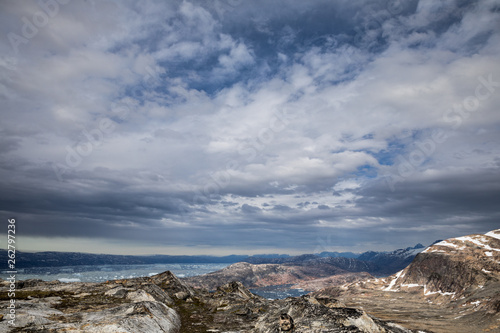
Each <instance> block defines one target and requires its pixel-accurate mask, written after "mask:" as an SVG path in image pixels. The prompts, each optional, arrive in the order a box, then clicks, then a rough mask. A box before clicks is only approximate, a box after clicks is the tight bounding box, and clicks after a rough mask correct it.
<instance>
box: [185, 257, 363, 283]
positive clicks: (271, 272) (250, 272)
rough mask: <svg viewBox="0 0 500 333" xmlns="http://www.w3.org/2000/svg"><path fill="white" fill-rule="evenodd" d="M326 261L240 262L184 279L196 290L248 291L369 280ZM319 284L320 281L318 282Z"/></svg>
mask: <svg viewBox="0 0 500 333" xmlns="http://www.w3.org/2000/svg"><path fill="white" fill-rule="evenodd" d="M327 259H328V258H326V259H324V260H323V259H322V260H321V261H317V260H314V261H312V262H311V263H310V264H303V265H288V264H258V265H254V264H249V263H247V262H239V263H236V264H232V265H230V266H228V267H226V268H224V269H221V270H219V271H216V272H212V273H208V274H205V275H200V276H193V277H189V278H185V279H183V280H184V281H185V282H186V283H187V284H189V285H190V286H192V287H195V288H206V289H209V290H213V289H215V288H216V287H217V286H219V285H220V284H221V283H228V282H230V281H234V280H236V281H240V282H241V283H243V285H244V286H246V287H248V288H258V287H267V286H276V285H286V284H297V288H301V287H300V286H299V285H298V284H300V283H303V282H306V281H312V280H316V279H318V278H326V277H331V276H333V275H339V276H340V275H343V276H349V277H350V278H349V279H353V278H354V277H355V276H360V277H365V278H366V277H367V275H369V274H368V273H365V272H359V273H352V272H347V271H345V270H343V269H341V268H339V267H337V266H335V265H333V264H331V263H329V261H328V260H327ZM317 282H318V283H319V281H317Z"/></svg>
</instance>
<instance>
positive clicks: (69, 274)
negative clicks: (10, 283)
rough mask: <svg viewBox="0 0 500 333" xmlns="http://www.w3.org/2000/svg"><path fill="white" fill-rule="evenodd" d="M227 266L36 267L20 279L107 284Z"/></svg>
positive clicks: (22, 273)
mask: <svg viewBox="0 0 500 333" xmlns="http://www.w3.org/2000/svg"><path fill="white" fill-rule="evenodd" d="M226 266H228V264H220V263H218V264H207V263H202V264H191V263H189V264H152V265H92V266H83V265H81V266H63V267H35V268H24V269H18V270H17V275H16V279H17V280H27V279H41V280H44V281H53V280H59V281H61V282H104V281H108V280H117V279H131V278H136V277H142V276H152V275H155V274H158V273H161V272H164V271H171V272H172V273H174V274H175V275H176V276H177V277H180V278H182V277H189V276H195V275H202V274H206V273H210V272H214V271H217V270H219V269H222V268H224V267H226ZM2 273H6V272H2ZM2 275H4V274H2Z"/></svg>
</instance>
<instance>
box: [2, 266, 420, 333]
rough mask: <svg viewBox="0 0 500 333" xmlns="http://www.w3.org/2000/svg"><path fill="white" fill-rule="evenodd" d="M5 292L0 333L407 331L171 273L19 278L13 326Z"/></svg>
mask: <svg viewBox="0 0 500 333" xmlns="http://www.w3.org/2000/svg"><path fill="white" fill-rule="evenodd" d="M7 290H8V284H7V283H6V282H5V281H4V282H2V286H1V289H0V306H1V309H2V310H0V311H1V312H2V313H1V314H3V317H2V319H0V332H71V331H73V332H123V333H125V332H134V333H140V332H153V333H154V332H181V333H188V332H189V333H197V332H221V333H222V332H226V333H229V332H255V333H257V332H262V333H267V332H295V333H302V332H304V333H305V332H312V333H320V332H325V333H326V332H365V333H371V332H386V333H390V332H394V333H401V332H406V333H409V332H412V331H410V330H407V329H404V328H402V327H398V326H397V325H395V324H391V323H388V322H384V321H381V320H379V319H376V318H374V317H371V316H369V315H368V314H366V313H365V312H364V311H363V310H360V309H355V308H347V307H344V306H342V304H341V303H340V302H338V301H337V300H336V299H333V298H331V297H329V296H327V295H319V296H317V297H313V296H303V297H299V298H291V297H290V298H288V299H284V300H267V299H264V298H262V297H259V296H256V295H254V294H252V293H251V292H250V291H249V290H248V289H247V288H246V287H245V286H244V285H243V284H242V283H241V282H235V281H233V282H230V283H227V284H224V285H222V286H219V287H217V288H216V290H215V291H213V292H209V291H207V290H203V289H200V290H194V289H192V288H191V287H189V286H188V285H187V284H185V283H184V282H183V281H181V280H180V279H178V278H177V277H176V276H174V275H173V274H172V273H170V272H164V273H161V274H158V275H155V276H152V277H145V278H135V279H126V280H115V281H108V282H105V283H81V282H80V283H61V282H55V281H53V282H44V281H40V280H29V281H20V282H18V284H17V289H16V307H17V308H16V321H15V326H11V325H10V324H9V323H8V320H7V314H8V313H7V311H6V309H7V306H6V305H7V303H8V302H9V297H8V293H7ZM414 332H416V331H414Z"/></svg>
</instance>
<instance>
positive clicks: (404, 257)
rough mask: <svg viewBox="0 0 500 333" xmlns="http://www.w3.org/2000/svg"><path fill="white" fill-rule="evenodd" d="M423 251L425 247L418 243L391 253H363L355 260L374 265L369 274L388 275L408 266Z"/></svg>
mask: <svg viewBox="0 0 500 333" xmlns="http://www.w3.org/2000/svg"><path fill="white" fill-rule="evenodd" d="M424 249H425V247H424V246H423V245H422V244H420V243H419V244H417V245H415V246H414V247H407V248H406V249H398V250H394V251H391V252H374V251H368V252H364V253H362V254H361V255H360V256H359V257H358V258H357V259H358V260H362V261H366V262H370V263H372V264H373V265H374V268H373V270H372V271H371V272H370V273H372V274H376V275H389V274H393V273H395V272H397V271H399V270H401V269H403V268H405V267H406V266H408V265H409V264H410V263H411V262H412V260H413V258H415V256H416V255H417V254H419V253H420V252H422V251H423V250H424Z"/></svg>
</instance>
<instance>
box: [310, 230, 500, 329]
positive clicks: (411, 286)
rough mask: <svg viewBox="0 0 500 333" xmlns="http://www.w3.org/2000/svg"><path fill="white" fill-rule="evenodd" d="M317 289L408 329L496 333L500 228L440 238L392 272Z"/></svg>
mask: <svg viewBox="0 0 500 333" xmlns="http://www.w3.org/2000/svg"><path fill="white" fill-rule="evenodd" d="M320 293H321V294H323V295H324V294H327V295H328V294H331V295H335V296H336V297H337V298H338V299H339V300H340V301H341V302H343V303H344V304H346V305H348V306H353V307H360V308H363V309H364V310H365V311H367V312H368V313H370V314H372V315H375V316H377V317H379V318H382V319H386V320H392V321H396V322H398V323H401V324H403V325H405V326H406V327H409V328H412V327H424V328H427V329H429V330H432V331H434V332H438V333H441V332H442V333H447V332H455V333H462V332H463V333H470V332H500V230H494V231H491V232H488V233H487V234H485V235H480V234H474V235H468V236H463V237H457V238H451V239H447V240H444V241H441V242H439V243H436V244H434V245H432V246H430V247H428V248H426V249H425V250H424V251H422V252H421V253H419V254H418V255H417V256H416V257H415V259H414V260H413V261H412V263H411V264H410V265H409V266H408V267H406V268H405V269H403V270H402V271H400V272H398V273H396V274H394V275H391V276H389V277H387V278H379V279H374V278H373V279H367V280H363V281H357V282H354V283H347V284H344V285H342V286H341V287H340V288H334V289H330V290H323V291H321V292H320Z"/></svg>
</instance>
